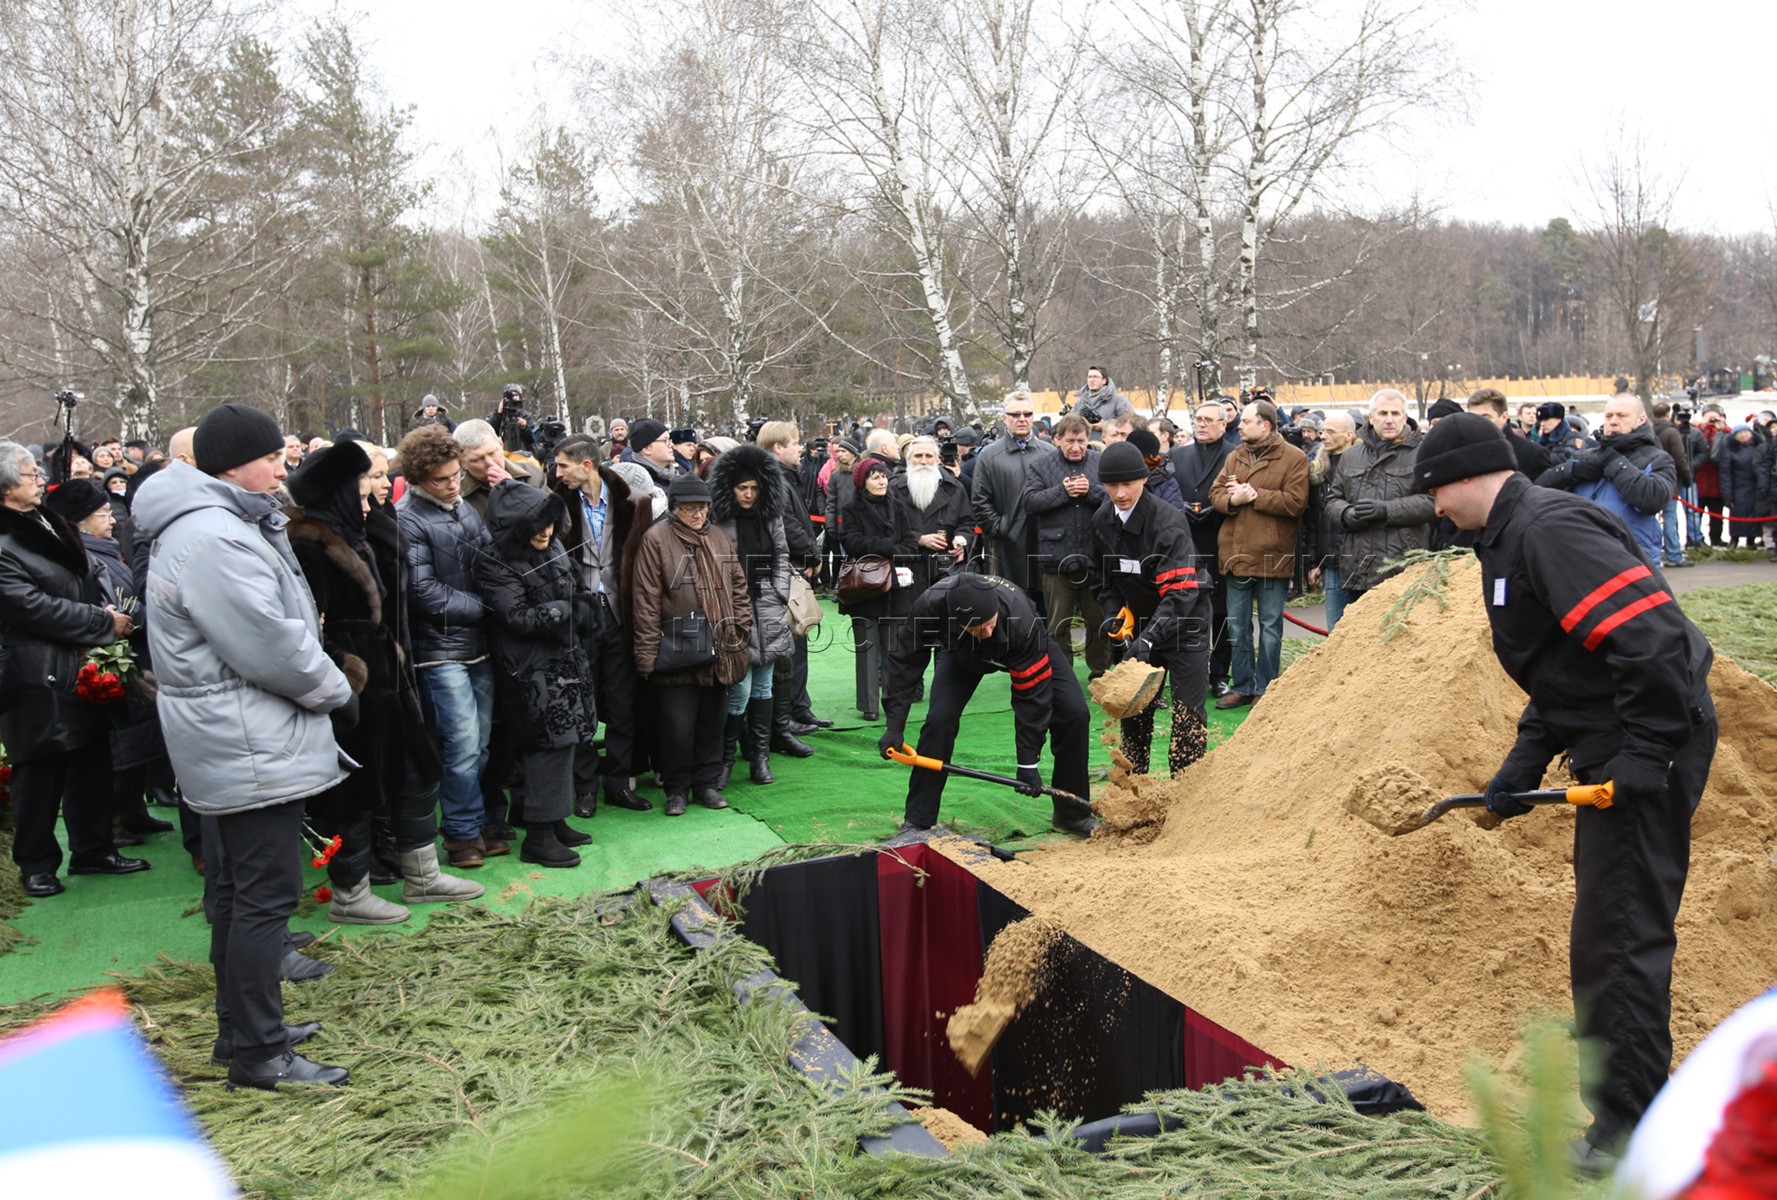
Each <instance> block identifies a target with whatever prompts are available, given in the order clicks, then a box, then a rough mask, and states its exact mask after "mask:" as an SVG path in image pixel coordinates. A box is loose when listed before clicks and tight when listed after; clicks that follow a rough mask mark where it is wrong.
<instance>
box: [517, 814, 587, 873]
mask: <svg viewBox="0 0 1777 1200" xmlns="http://www.w3.org/2000/svg"><path fill="white" fill-rule="evenodd" d="M518 857H519V858H520V859H522V860H523V861H525V862H528V863H536V864H537V865H538V866H540V867H577V866H579V865H580V856H579V855H578V854H575V853H574V852H573V851H572V850H570V849H568V848H567V847H566V846H564V845H562V844H561V841H560V839H558V838H557V837H556V836H555V826H554V825H544V824H541V823H539V824H536V825H531V826H528V827H526V829H525V831H524V844H523V845H522V846H520V847H519V848H518Z"/></svg>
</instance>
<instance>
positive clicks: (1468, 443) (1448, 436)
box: [1413, 413, 1518, 492]
mask: <svg viewBox="0 0 1777 1200" xmlns="http://www.w3.org/2000/svg"><path fill="white" fill-rule="evenodd" d="M1517 469H1518V456H1517V455H1516V454H1513V453H1512V444H1511V443H1510V442H1508V441H1506V435H1505V434H1504V433H1502V432H1501V431H1500V429H1499V427H1498V426H1496V425H1494V423H1493V422H1492V421H1489V420H1488V419H1487V418H1486V417H1483V416H1481V415H1480V414H1479V413H1457V414H1456V415H1455V416H1453V417H1445V418H1444V419H1443V420H1442V421H1439V422H1438V423H1437V425H1436V426H1435V427H1433V429H1432V431H1431V432H1430V433H1428V434H1426V435H1425V440H1424V441H1422V442H1420V443H1419V450H1418V452H1417V453H1416V454H1415V455H1414V457H1413V486H1414V488H1415V490H1417V491H1421V492H1429V491H1431V489H1433V488H1435V487H1442V486H1443V485H1444V484H1446V483H1455V482H1456V481H1457V480H1459V479H1468V478H1469V477H1471V476H1474V475H1487V474H1490V473H1492V472H1494V471H1515V470H1517Z"/></svg>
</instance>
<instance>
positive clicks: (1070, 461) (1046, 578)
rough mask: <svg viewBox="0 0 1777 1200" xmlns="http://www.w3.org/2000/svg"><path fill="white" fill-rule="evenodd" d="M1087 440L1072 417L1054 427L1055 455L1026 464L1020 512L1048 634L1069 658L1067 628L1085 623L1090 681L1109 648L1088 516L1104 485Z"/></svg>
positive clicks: (1105, 666) (1106, 663) (1103, 666)
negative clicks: (1029, 532)
mask: <svg viewBox="0 0 1777 1200" xmlns="http://www.w3.org/2000/svg"><path fill="white" fill-rule="evenodd" d="M1091 436H1092V430H1091V427H1090V426H1088V425H1087V424H1086V419H1085V418H1084V417H1082V416H1080V414H1078V413H1069V414H1068V415H1067V416H1065V417H1063V418H1061V420H1059V421H1057V422H1056V423H1055V448H1056V449H1057V450H1058V451H1059V452H1060V453H1057V454H1045V455H1042V456H1041V457H1039V458H1037V459H1036V460H1035V461H1033V462H1032V463H1031V465H1030V472H1029V474H1027V475H1026V476H1025V479H1024V511H1025V512H1026V513H1027V514H1028V515H1029V516H1030V518H1031V519H1032V520H1033V521H1035V522H1036V527H1037V551H1036V555H1035V557H1034V559H1033V566H1034V567H1035V568H1036V574H1037V580H1038V582H1039V584H1040V585H1041V587H1042V589H1043V605H1044V607H1045V608H1046V609H1047V610H1048V613H1049V636H1050V637H1052V638H1054V639H1055V641H1056V644H1058V645H1059V646H1060V647H1061V648H1062V649H1063V650H1065V651H1067V653H1068V656H1069V658H1072V657H1073V651H1074V645H1073V638H1072V637H1071V636H1070V635H1069V634H1068V632H1067V629H1068V626H1069V625H1071V624H1073V621H1074V614H1075V613H1076V612H1077V613H1079V614H1080V618H1081V619H1082V620H1083V621H1084V622H1085V623H1086V669H1087V671H1089V672H1090V673H1091V677H1092V678H1093V679H1096V678H1098V677H1099V676H1100V675H1103V674H1104V673H1105V672H1106V671H1108V670H1109V669H1110V666H1111V650H1110V644H1109V643H1108V642H1107V641H1106V640H1105V634H1104V628H1103V627H1104V610H1103V609H1101V608H1099V606H1098V595H1097V594H1096V593H1095V592H1094V591H1093V588H1092V584H1093V571H1092V563H1093V557H1092V514H1093V513H1095V512H1097V511H1098V506H1099V505H1101V504H1103V503H1104V487H1103V486H1102V485H1101V484H1100V483H1099V482H1098V451H1096V450H1093V449H1090V448H1089V447H1088V446H1087V444H1086V442H1087V439H1088V438H1090V437H1091Z"/></svg>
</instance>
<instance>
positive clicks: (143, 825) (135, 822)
mask: <svg viewBox="0 0 1777 1200" xmlns="http://www.w3.org/2000/svg"><path fill="white" fill-rule="evenodd" d="M118 825H119V826H120V827H122V828H123V829H124V830H125V831H127V832H129V833H133V834H137V835H138V836H140V835H143V834H150V833H171V832H173V830H174V828H175V826H174V825H173V823H172V822H171V821H163V820H161V819H160V818H159V817H151V816H149V815H148V811H147V810H146V809H144V810H143V811H142V812H140V813H138V814H136V815H134V816H129V817H125V818H124V819H123V820H121V821H119V822H118Z"/></svg>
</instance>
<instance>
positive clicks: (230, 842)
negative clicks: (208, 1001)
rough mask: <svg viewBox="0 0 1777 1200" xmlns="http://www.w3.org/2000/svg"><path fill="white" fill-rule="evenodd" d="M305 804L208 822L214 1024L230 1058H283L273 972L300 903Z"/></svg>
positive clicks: (280, 1014)
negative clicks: (229, 1042) (227, 1041)
mask: <svg viewBox="0 0 1777 1200" xmlns="http://www.w3.org/2000/svg"><path fill="white" fill-rule="evenodd" d="M302 813H303V801H301V800H292V801H289V802H288V803H285V804H274V805H271V806H270V807H268V808H255V809H251V810H249V811H247V812H241V813H223V814H219V815H217V816H214V817H206V818H205V825H206V828H207V829H213V831H214V836H213V838H207V839H206V847H207V846H209V845H214V846H215V847H216V852H215V853H214V854H212V855H210V856H209V857H208V858H207V859H206V861H205V864H204V865H205V876H204V882H205V884H206V887H205V892H206V894H207V898H208V900H209V902H210V909H211V917H210V922H211V923H210V963H211V965H212V966H214V967H215V968H216V1024H217V1026H218V1027H219V1028H220V1029H221V1031H222V1032H223V1034H224V1035H231V1036H232V1037H233V1038H234V1054H235V1058H236V1059H237V1060H239V1061H241V1062H245V1063H253V1062H263V1061H264V1060H265V1059H268V1058H272V1057H274V1056H276V1055H279V1054H282V1053H283V1052H284V1050H285V1048H286V1045H285V1037H284V999H283V995H282V993H281V992H280V991H279V982H278V965H279V964H280V963H281V962H282V961H283V958H284V937H285V934H286V933H287V932H288V926H289V922H290V915H291V914H292V913H294V912H295V911H296V902H297V900H298V899H300V898H301V896H302V863H303V857H304V856H303V846H302Z"/></svg>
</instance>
